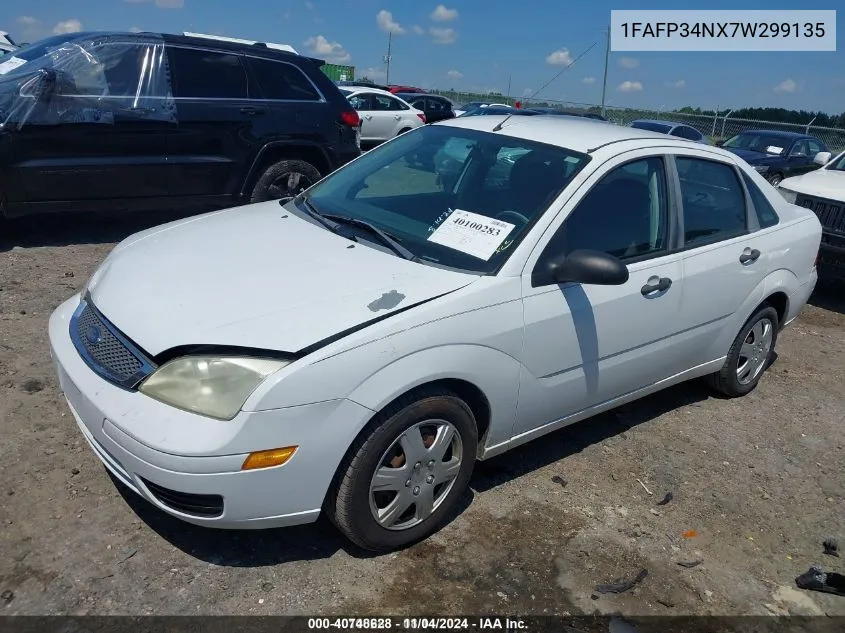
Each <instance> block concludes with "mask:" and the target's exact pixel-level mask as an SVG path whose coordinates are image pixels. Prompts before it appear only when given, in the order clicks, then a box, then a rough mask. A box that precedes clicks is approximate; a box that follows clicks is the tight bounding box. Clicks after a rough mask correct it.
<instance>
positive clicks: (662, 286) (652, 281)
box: [640, 275, 672, 297]
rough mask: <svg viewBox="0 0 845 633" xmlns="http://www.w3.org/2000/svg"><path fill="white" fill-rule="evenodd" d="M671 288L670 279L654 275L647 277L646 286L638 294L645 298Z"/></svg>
mask: <svg viewBox="0 0 845 633" xmlns="http://www.w3.org/2000/svg"><path fill="white" fill-rule="evenodd" d="M671 286H672V280H671V279H669V278H668V277H658V276H657V275H655V276H654V277H649V279H648V282H646V285H645V286H643V287H642V288H641V289H640V292H641V293H642V295H643V296H644V297H647V296H649V295H652V294H655V293H658V292H660V293H663V292H666V291H667V290H669V288H670V287H671Z"/></svg>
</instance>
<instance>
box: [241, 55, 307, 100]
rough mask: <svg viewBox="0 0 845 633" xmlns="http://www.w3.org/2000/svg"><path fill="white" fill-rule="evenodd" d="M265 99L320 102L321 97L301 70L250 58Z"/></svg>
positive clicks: (291, 66) (287, 65) (250, 63)
mask: <svg viewBox="0 0 845 633" xmlns="http://www.w3.org/2000/svg"><path fill="white" fill-rule="evenodd" d="M249 65H250V68H252V71H253V72H254V73H255V78H256V79H258V84H259V85H260V86H261V92H262V93H264V98H265V99H279V100H284V101H319V100H320V95H319V94H318V93H317V90H316V89H315V88H314V86H313V85H312V84H311V82H310V81H309V79H308V77H306V76H305V75H304V74H303V73H302V71H301V70H299V68H297V67H296V66H294V65H292V64H287V63H285V62H277V61H273V60H270V59H259V58H257V57H250V58H249Z"/></svg>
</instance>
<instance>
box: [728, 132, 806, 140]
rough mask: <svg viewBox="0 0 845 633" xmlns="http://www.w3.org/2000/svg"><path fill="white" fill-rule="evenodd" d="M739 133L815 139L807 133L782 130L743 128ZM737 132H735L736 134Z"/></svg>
mask: <svg viewBox="0 0 845 633" xmlns="http://www.w3.org/2000/svg"><path fill="white" fill-rule="evenodd" d="M739 134H765V135H766V136H775V137H780V138H788V139H796V138H812V139H814V140H815V137H813V136H808V135H807V134H801V133H800V132H784V131H782V130H743V131H742V132H740V133H739ZM739 134H737V136H738V135H739Z"/></svg>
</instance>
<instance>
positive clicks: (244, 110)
mask: <svg viewBox="0 0 845 633" xmlns="http://www.w3.org/2000/svg"><path fill="white" fill-rule="evenodd" d="M241 113H242V114H247V115H249V116H255V115H257V114H264V110H261V109H260V108H252V107H249V106H246V107H244V108H241Z"/></svg>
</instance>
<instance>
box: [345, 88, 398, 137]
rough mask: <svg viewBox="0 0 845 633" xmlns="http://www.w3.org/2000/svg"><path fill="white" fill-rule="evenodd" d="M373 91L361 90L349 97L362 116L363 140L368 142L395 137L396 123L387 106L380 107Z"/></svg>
mask: <svg viewBox="0 0 845 633" xmlns="http://www.w3.org/2000/svg"><path fill="white" fill-rule="evenodd" d="M376 97H381V95H376V94H375V93H372V92H359V93H358V94H356V95H354V96H352V97H350V98H349V103H351V104H352V107H353V108H355V109H356V110H357V111H358V114H359V115H360V116H361V141H363V142H366V143H373V142H380V141H385V140H387V139H389V138H393V134H392V132H393V128H394V124H395V123H396V122H395V121H394V119H393V116H391V114H390V112H389V111H388V110H387V108H383V107H382V108H381V109H380V105H381V104H380V103H379V101H378V100H377V99H376Z"/></svg>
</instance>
